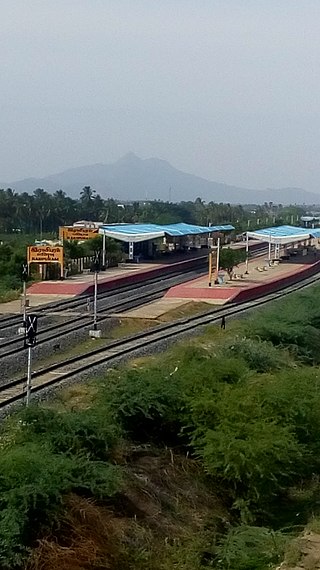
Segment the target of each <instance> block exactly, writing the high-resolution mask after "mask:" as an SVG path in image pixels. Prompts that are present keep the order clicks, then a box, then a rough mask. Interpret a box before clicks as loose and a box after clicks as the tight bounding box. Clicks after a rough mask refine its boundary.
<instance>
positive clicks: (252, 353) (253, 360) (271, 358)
mask: <svg viewBox="0 0 320 570" xmlns="http://www.w3.org/2000/svg"><path fill="white" fill-rule="evenodd" d="M225 350H226V357H228V355H233V357H237V356H238V357H241V358H242V359H243V360H244V361H245V362H246V363H247V365H248V366H249V368H251V369H252V370H256V371H257V372H269V371H270V370H278V369H280V368H283V367H284V366H286V365H288V364H289V358H288V357H286V354H285V353H284V351H279V350H278V349H277V348H275V347H274V346H273V345H272V343H271V342H266V341H261V340H260V341H259V340H255V339H251V338H246V337H242V338H241V337H236V338H235V339H232V340H230V341H229V342H228V343H226V345H225Z"/></svg>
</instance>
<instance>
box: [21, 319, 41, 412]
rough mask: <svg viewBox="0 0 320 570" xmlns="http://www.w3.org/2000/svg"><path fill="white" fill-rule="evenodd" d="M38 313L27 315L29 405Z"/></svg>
mask: <svg viewBox="0 0 320 570" xmlns="http://www.w3.org/2000/svg"><path fill="white" fill-rule="evenodd" d="M37 325H38V317H37V315H31V314H29V315H26V320H25V337H24V346H25V348H28V369H27V390H26V405H27V406H29V403H30V396H31V388H32V348H33V347H34V346H35V344H36V342H37Z"/></svg>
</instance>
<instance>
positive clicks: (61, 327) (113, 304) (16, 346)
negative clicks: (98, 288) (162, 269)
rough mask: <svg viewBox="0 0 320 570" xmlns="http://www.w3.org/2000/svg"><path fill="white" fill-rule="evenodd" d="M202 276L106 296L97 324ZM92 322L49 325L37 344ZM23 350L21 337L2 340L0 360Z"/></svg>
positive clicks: (75, 319)
mask: <svg viewBox="0 0 320 570" xmlns="http://www.w3.org/2000/svg"><path fill="white" fill-rule="evenodd" d="M201 274H203V272H201V271H200V270H197V271H195V270H193V271H190V272H186V273H185V274H184V276H181V275H180V279H178V280H177V276H175V277H172V275H171V276H170V277H167V278H166V279H163V281H162V282H160V283H159V284H158V286H155V287H154V289H153V290H152V291H146V292H142V291H140V288H137V291H135V294H132V295H131V296H129V298H128V293H122V295H126V296H125V298H122V299H119V298H118V295H117V294H115V295H114V297H115V298H114V299H113V300H111V301H110V297H109V296H107V297H105V299H107V303H106V304H105V305H104V307H103V306H102V303H101V299H100V300H99V311H100V314H99V313H98V317H97V322H101V321H103V320H105V319H106V318H108V317H109V316H110V315H111V314H115V315H116V314H117V313H122V312H123V311H127V310H129V309H133V308H135V307H138V306H139V307H140V306H142V305H144V304H147V303H150V302H152V301H155V300H157V299H160V298H161V297H162V296H163V293H164V292H165V291H167V290H168V289H169V288H170V287H171V286H172V285H174V284H177V282H182V281H185V280H187V279H192V278H195V277H199V275H201ZM148 286H149V285H146V284H144V287H145V288H146V289H147V287H148ZM91 322H92V315H91V314H85V313H84V314H81V315H80V316H76V315H72V319H71V321H67V322H63V323H61V322H60V323H55V324H50V325H48V326H47V327H46V328H43V329H42V330H41V329H40V330H39V332H38V342H37V344H43V343H44V342H47V341H52V340H55V339H59V340H60V339H61V338H62V337H63V336H64V335H66V334H68V333H70V332H76V331H77V330H81V329H82V328H83V327H84V326H87V325H90V324H91ZM23 349H24V346H23V337H21V336H19V335H17V334H16V335H15V336H14V337H13V338H8V339H3V340H2V341H1V344H0V360H1V358H3V357H8V356H13V355H15V354H17V353H19V352H21V351H22V350H23Z"/></svg>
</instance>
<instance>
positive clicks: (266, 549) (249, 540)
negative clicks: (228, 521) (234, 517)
mask: <svg viewBox="0 0 320 570" xmlns="http://www.w3.org/2000/svg"><path fill="white" fill-rule="evenodd" d="M285 543H286V538H285V537H284V536H283V535H282V534H281V533H280V532H274V531H272V530H270V529H268V528H264V527H255V526H240V527H235V528H232V529H230V531H229V532H228V534H227V536H226V537H225V538H224V539H223V540H222V541H221V543H220V545H219V547H218V549H217V559H218V562H217V568H218V569H220V570H268V569H269V568H271V567H274V566H275V565H276V564H277V563H279V562H280V561H281V559H282V557H283V553H284V548H285Z"/></svg>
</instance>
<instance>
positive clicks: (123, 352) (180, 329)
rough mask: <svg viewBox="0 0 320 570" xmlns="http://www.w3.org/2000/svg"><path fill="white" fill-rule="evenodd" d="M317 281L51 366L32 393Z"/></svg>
mask: <svg viewBox="0 0 320 570" xmlns="http://www.w3.org/2000/svg"><path fill="white" fill-rule="evenodd" d="M317 281H319V275H315V276H312V277H309V278H307V279H305V280H304V281H301V282H299V283H296V284H295V285H291V286H289V287H287V288H286V289H283V290H281V291H278V292H276V293H270V294H268V295H266V296H265V297H263V298H260V299H257V300H254V301H250V302H244V303H242V304H239V305H233V306H232V305H229V306H228V307H221V308H220V309H216V310H215V311H214V312H213V311H211V312H208V313H206V314H205V315H200V316H195V317H190V318H187V319H181V320H179V321H176V322H173V323H168V324H164V325H161V326H158V327H157V328H156V329H153V330H151V331H146V332H142V333H140V334H137V335H134V336H132V337H127V338H125V339H122V340H118V341H114V342H111V343H109V344H108V345H106V346H104V347H102V348H96V349H94V350H92V351H90V352H88V353H86V354H84V355H82V356H77V357H72V358H69V359H67V360H65V361H63V362H59V363H57V364H53V365H51V366H48V367H46V368H45V369H44V370H38V371H36V372H34V373H33V375H32V382H33V386H32V393H36V392H39V391H41V390H45V389H48V388H50V387H52V386H54V385H57V384H59V383H60V382H61V381H65V380H69V379H71V378H74V377H80V376H81V375H83V374H85V373H87V372H89V371H90V372H94V371H95V370H97V369H99V368H101V367H103V366H105V365H108V364H110V363H112V362H115V361H119V360H121V359H123V358H125V357H126V356H127V355H128V354H135V353H137V352H140V351H141V350H147V349H148V347H153V349H154V347H156V346H157V345H159V344H161V343H163V342H164V341H167V340H169V339H172V338H173V339H176V338H178V337H179V336H183V335H185V334H188V333H189V334H190V333H191V332H194V331H195V330H197V329H200V328H201V327H203V326H205V325H208V324H211V323H215V322H217V321H220V319H221V318H222V316H225V317H229V318H230V317H234V316H237V315H239V314H241V313H245V312H247V311H250V310H252V309H255V308H257V307H261V306H263V305H265V304H266V303H269V302H270V301H272V300H275V299H279V298H281V297H284V296H286V295H288V294H290V293H292V292H295V291H299V290H301V289H303V288H305V287H308V286H310V285H312V284H314V283H316V282H317ZM25 382H26V378H25V377H22V378H18V379H16V380H14V381H11V382H8V383H7V384H6V385H4V386H2V387H1V389H0V407H2V408H4V407H6V406H8V405H9V404H12V403H15V402H18V401H21V400H22V399H23V398H24V397H25Z"/></svg>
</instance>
